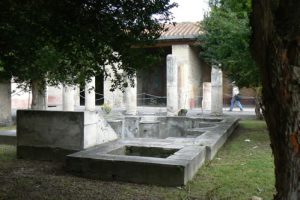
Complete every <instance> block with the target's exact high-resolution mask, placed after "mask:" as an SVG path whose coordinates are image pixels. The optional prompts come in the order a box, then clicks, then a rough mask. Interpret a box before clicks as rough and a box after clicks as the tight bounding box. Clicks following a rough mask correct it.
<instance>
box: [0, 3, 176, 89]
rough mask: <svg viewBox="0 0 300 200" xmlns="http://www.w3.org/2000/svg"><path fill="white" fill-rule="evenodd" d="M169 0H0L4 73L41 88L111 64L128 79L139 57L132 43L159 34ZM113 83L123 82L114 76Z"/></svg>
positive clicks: (0, 56)
mask: <svg viewBox="0 0 300 200" xmlns="http://www.w3.org/2000/svg"><path fill="white" fill-rule="evenodd" d="M174 6H176V4H174V3H173V4H172V3H170V0H153V1H146V0H143V1H132V0H122V1H120V0H101V1H100V0H98V1H97V0H53V1H47V0H37V1H30V0H25V1H23V0H22V1H21V0H2V1H1V2H0V46H1V49H0V61H1V66H2V68H3V70H2V71H4V72H5V73H4V74H6V76H10V77H12V76H13V77H14V78H15V79H16V81H18V82H20V83H26V84H25V86H27V85H28V84H29V85H31V86H33V85H36V86H37V88H40V89H42V90H43V88H44V86H45V84H46V83H47V84H50V85H57V84H59V83H63V84H76V83H84V82H85V81H86V80H89V78H90V77H92V76H95V75H96V74H100V73H103V74H104V75H105V76H111V74H109V73H108V72H106V71H105V66H107V65H111V66H112V67H113V70H112V71H113V72H117V71H118V70H120V69H122V70H123V71H124V72H126V74H127V75H128V76H129V77H131V76H132V75H133V73H134V72H135V69H137V68H139V67H140V66H141V63H149V62H145V60H151V57H147V56H145V55H144V54H143V51H142V50H141V49H139V50H137V49H135V48H131V47H132V46H133V45H140V46H141V45H147V44H149V43H150V42H152V41H153V40H155V39H156V38H157V37H159V35H160V33H161V31H162V30H164V28H165V26H164V24H166V23H168V22H169V21H170V19H171V18H172V16H171V13H170V11H169V10H170V9H171V8H172V7H174ZM116 77H117V79H116V80H115V84H114V86H115V87H122V86H127V84H128V83H127V82H126V79H123V77H122V76H116Z"/></svg>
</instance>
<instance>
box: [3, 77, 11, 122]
mask: <svg viewBox="0 0 300 200" xmlns="http://www.w3.org/2000/svg"><path fill="white" fill-rule="evenodd" d="M11 123H12V119H11V83H10V80H7V81H5V82H0V125H1V126H6V125H10V124H11Z"/></svg>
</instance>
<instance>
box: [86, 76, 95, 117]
mask: <svg viewBox="0 0 300 200" xmlns="http://www.w3.org/2000/svg"><path fill="white" fill-rule="evenodd" d="M85 110H87V111H95V110H96V100H95V77H93V78H91V81H90V82H86V83H85Z"/></svg>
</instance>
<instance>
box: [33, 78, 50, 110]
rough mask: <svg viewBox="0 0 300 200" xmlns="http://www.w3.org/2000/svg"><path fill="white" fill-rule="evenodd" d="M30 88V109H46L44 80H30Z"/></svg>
mask: <svg viewBox="0 0 300 200" xmlns="http://www.w3.org/2000/svg"><path fill="white" fill-rule="evenodd" d="M31 90H32V102H31V109H32V110H46V108H47V94H46V83H45V81H36V80H33V81H32V82H31Z"/></svg>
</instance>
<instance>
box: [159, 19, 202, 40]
mask: <svg viewBox="0 0 300 200" xmlns="http://www.w3.org/2000/svg"><path fill="white" fill-rule="evenodd" d="M167 28H168V30H167V31H165V32H163V33H162V34H161V36H160V37H159V38H158V40H184V39H196V38H197V37H198V36H199V34H200V27H199V24H198V23H194V22H182V23H176V24H175V25H171V24H170V25H167Z"/></svg>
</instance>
